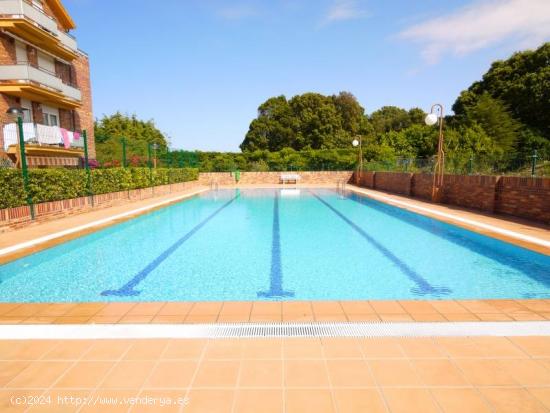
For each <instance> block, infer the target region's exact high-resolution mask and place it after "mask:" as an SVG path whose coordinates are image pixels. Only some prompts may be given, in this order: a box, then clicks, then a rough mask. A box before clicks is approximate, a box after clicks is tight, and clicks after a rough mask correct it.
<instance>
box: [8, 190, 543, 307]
mask: <svg viewBox="0 0 550 413" xmlns="http://www.w3.org/2000/svg"><path fill="white" fill-rule="evenodd" d="M548 297H550V256H546V255H543V254H539V253H535V252H532V251H529V250H526V249H523V248H519V247H516V246H514V245H511V244H507V243H505V242H502V241H499V240H496V239H493V238H489V237H485V236H482V235H479V234H476V233H473V232H470V231H467V230H464V229H461V228H458V227H456V226H453V225H449V224H446V223H443V222H440V221H437V220H434V219H431V218H427V217H424V216H421V215H418V214H415V213H412V212H409V211H406V210H403V209H399V208H396V207H393V206H390V205H387V204H384V203H381V202H378V201H374V200H372V199H369V198H366V197H363V196H360V195H358V194H356V193H352V192H346V193H338V192H336V191H333V190H328V189H282V190H281V189H250V190H248V189H247V190H243V189H241V190H238V189H236V190H220V191H210V192H206V193H203V194H201V195H197V196H195V197H193V198H191V199H189V200H186V201H183V202H180V203H177V204H174V205H171V206H169V207H166V208H164V209H160V210H157V211H154V212H151V213H148V214H146V215H142V216H140V217H138V218H135V219H132V220H130V221H126V222H124V223H121V224H118V225H114V226H111V227H109V228H106V229H103V230H101V231H98V232H95V233H93V234H90V235H87V236H83V237H81V238H78V239H75V240H73V241H70V242H66V243H64V244H60V245H58V246H56V247H53V248H50V249H47V250H44V251H42V252H39V253H36V254H33V255H29V256H27V257H24V258H21V259H19V260H16V261H13V262H10V263H8V264H5V265H3V266H0V301H3V302H84V301H224V300H231V301H248V300H351V299H380V300H383V299H467V298H470V299H473V298H510V299H512V298H548Z"/></svg>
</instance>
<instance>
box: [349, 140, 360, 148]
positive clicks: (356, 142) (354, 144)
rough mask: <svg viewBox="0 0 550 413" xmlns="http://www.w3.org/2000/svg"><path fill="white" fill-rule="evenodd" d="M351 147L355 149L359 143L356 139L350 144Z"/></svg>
mask: <svg viewBox="0 0 550 413" xmlns="http://www.w3.org/2000/svg"><path fill="white" fill-rule="evenodd" d="M351 144H352V145H353V146H355V147H357V146H359V141H358V140H357V139H354V140H353V142H352V143H351Z"/></svg>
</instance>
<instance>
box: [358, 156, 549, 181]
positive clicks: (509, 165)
mask: <svg viewBox="0 0 550 413" xmlns="http://www.w3.org/2000/svg"><path fill="white" fill-rule="evenodd" d="M435 160H436V159H435V157H431V158H403V157H400V158H396V159H393V160H385V161H367V162H365V163H364V164H363V170H364V171H395V172H424V173H431V172H433V170H434V166H435ZM445 173H447V174H456V175H513V176H534V177H547V176H550V159H545V158H544V157H541V156H539V155H538V154H537V153H536V152H533V153H532V154H531V155H527V156H523V157H514V158H506V157H504V158H491V157H485V156H469V157H456V156H452V155H451V156H447V157H446V158H445Z"/></svg>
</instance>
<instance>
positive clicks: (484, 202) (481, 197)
mask: <svg viewBox="0 0 550 413" xmlns="http://www.w3.org/2000/svg"><path fill="white" fill-rule="evenodd" d="M496 182H497V177H496V176H483V175H471V176H468V175H445V180H444V183H443V203H445V204H450V205H458V206H463V207H466V208H475V209H481V210H483V211H487V212H494V210H495V188H496Z"/></svg>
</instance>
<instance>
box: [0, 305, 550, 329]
mask: <svg viewBox="0 0 550 413" xmlns="http://www.w3.org/2000/svg"><path fill="white" fill-rule="evenodd" d="M512 320H515V321H542V320H550V300H457V301H453V300H445V301H284V302H196V303H192V302H168V303H165V302H141V303H79V304H19V303H0V324H87V323H97V324H116V323H131V324H143V323H216V322H217V323H229V322H281V321H285V322H290V321H294V322H296V321H298V322H299V321H303V322H311V321H335V322H346V321H399V322H403V321H410V322H414V321H512Z"/></svg>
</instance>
